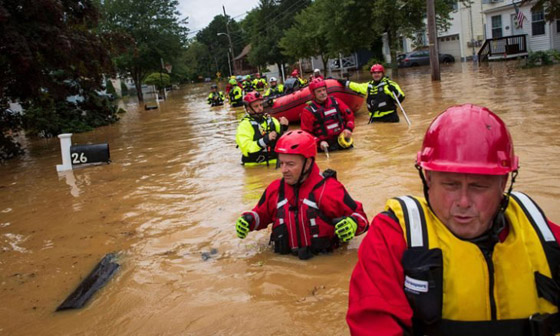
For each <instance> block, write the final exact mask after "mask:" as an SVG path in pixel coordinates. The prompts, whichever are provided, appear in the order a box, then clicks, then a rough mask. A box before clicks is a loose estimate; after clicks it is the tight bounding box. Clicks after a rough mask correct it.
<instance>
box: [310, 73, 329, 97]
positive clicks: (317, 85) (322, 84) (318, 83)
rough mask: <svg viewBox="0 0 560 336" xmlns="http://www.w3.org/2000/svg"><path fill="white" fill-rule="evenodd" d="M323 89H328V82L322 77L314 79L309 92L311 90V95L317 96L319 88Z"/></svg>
mask: <svg viewBox="0 0 560 336" xmlns="http://www.w3.org/2000/svg"><path fill="white" fill-rule="evenodd" d="M321 87H327V82H325V81H324V80H323V79H322V78H320V77H317V78H313V80H312V81H311V83H309V90H311V93H312V94H313V95H315V90H316V89H318V88H321Z"/></svg>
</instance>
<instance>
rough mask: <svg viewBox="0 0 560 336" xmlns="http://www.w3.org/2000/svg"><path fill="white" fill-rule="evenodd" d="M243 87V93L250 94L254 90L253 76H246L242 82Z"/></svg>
mask: <svg viewBox="0 0 560 336" xmlns="http://www.w3.org/2000/svg"><path fill="white" fill-rule="evenodd" d="M242 85H243V92H244V93H248V92H251V91H253V90H254V88H253V82H252V81H251V75H247V76H245V78H244V79H243V82H242Z"/></svg>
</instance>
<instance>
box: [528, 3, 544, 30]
mask: <svg viewBox="0 0 560 336" xmlns="http://www.w3.org/2000/svg"><path fill="white" fill-rule="evenodd" d="M531 26H532V30H533V36H535V35H544V12H543V10H542V9H541V10H538V11H535V12H533V11H532V12H531Z"/></svg>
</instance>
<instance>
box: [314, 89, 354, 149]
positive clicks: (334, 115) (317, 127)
mask: <svg viewBox="0 0 560 336" xmlns="http://www.w3.org/2000/svg"><path fill="white" fill-rule="evenodd" d="M329 99H330V100H331V106H330V108H329V109H328V110H326V109H325V107H324V106H318V105H317V104H316V103H315V102H314V101H312V102H311V103H310V104H309V105H308V106H307V107H306V109H307V110H308V111H311V113H313V115H314V116H315V120H314V121H313V134H314V135H315V136H317V137H318V138H319V139H321V140H327V139H331V140H332V139H334V140H335V142H336V137H337V136H338V135H339V134H340V133H341V132H342V131H343V130H344V126H345V122H344V118H343V117H342V111H341V110H340V107H339V105H338V102H337V101H336V99H335V98H334V97H329Z"/></svg>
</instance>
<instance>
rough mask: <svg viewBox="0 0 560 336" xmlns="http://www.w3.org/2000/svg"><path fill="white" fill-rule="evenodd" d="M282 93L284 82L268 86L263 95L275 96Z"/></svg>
mask: <svg viewBox="0 0 560 336" xmlns="http://www.w3.org/2000/svg"><path fill="white" fill-rule="evenodd" d="M283 94H284V84H278V85H276V86H274V87H272V86H270V87H269V88H268V89H267V90H266V92H265V93H264V95H263V96H264V97H270V98H275V97H278V96H281V95H283Z"/></svg>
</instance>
